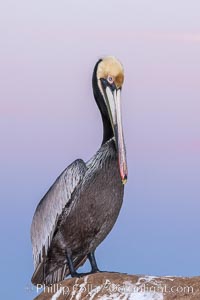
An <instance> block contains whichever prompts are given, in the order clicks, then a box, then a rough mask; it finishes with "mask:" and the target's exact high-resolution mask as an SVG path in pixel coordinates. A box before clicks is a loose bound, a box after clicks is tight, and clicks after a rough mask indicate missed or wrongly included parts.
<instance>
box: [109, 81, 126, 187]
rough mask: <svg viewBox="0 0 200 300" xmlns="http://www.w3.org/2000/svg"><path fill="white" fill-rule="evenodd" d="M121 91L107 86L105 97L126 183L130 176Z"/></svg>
mask: <svg viewBox="0 0 200 300" xmlns="http://www.w3.org/2000/svg"><path fill="white" fill-rule="evenodd" d="M120 92H121V90H120V89H115V90H114V91H111V89H110V87H108V86H107V87H106V90H105V94H106V95H105V96H106V97H105V98H106V105H107V109H108V113H109V118H110V121H111V124H112V128H113V132H114V137H115V143H116V148H117V152H118V163H119V171H120V176H121V179H122V183H123V184H125V183H126V181H127V177H128V169H127V162H126V149H125V143H124V135H123V127H122V117H121V101H120Z"/></svg>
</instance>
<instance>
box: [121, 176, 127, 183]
mask: <svg viewBox="0 0 200 300" xmlns="http://www.w3.org/2000/svg"><path fill="white" fill-rule="evenodd" d="M126 183H127V175H124V178H122V184H123V185H125V184H126Z"/></svg>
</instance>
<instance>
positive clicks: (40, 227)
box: [31, 159, 87, 277]
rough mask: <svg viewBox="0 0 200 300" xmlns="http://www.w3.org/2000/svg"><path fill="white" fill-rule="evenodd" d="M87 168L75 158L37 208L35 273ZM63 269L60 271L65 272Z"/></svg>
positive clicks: (32, 234)
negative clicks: (59, 220) (58, 221)
mask: <svg viewBox="0 0 200 300" xmlns="http://www.w3.org/2000/svg"><path fill="white" fill-rule="evenodd" d="M86 169H87V168H86V165H85V163H84V162H83V161H82V160H81V159H78V160H75V161H74V162H73V163H72V164H71V165H70V166H68V167H67V168H66V169H65V170H64V172H63V173H62V174H61V175H60V176H59V177H58V178H57V180H56V181H55V183H54V184H53V185H52V187H51V188H50V189H49V191H48V192H47V193H46V195H45V196H44V197H43V199H42V200H41V201H40V203H39V204H38V206H37V208H36V211H35V214H34V217H33V221H32V225H31V240H32V247H33V259H34V266H35V273H37V272H36V270H37V269H38V267H39V266H40V264H41V262H42V261H43V257H45V256H46V255H47V252H48V249H49V247H50V244H51V241H52V237H53V234H54V231H55V228H56V224H57V220H58V217H59V216H60V214H61V213H62V211H63V209H64V207H65V206H66V204H67V203H68V202H69V200H70V198H71V194H72V193H73V191H74V190H75V189H76V186H77V185H78V183H79V182H80V181H81V180H82V179H83V177H84V174H85V171H86ZM62 271H63V270H60V271H59V272H61V273H63V272H62ZM60 276H61V275H60ZM60 276H59V277H60Z"/></svg>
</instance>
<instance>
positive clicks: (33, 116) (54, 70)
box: [0, 0, 200, 300]
mask: <svg viewBox="0 0 200 300" xmlns="http://www.w3.org/2000/svg"><path fill="white" fill-rule="evenodd" d="M199 11H200V2H199V0H198V1H197V0H196V1H194V0H193V1H190V2H189V1H183V0H180V1H177V0H173V1H172V0H169V1H165V2H163V1H160V0H154V1H147V0H146V1H144V0H138V1H128V0H125V1H117V0H115V1H114V0H110V1H107V2H106V3H103V2H102V1H93V2H92V1H88V0H87V1H80V0H79V1H59V2H55V1H46V0H44V1H38V0H36V1H32V2H29V1H28V2H27V1H23V0H19V1H12V0H11V1H10V0H8V1H4V2H3V3H2V4H1V9H0V23H1V26H0V101H1V108H0V137H1V142H0V145H1V156H0V160H1V162H0V165H1V172H0V178H1V191H0V194H1V213H2V216H1V237H2V240H1V253H2V254H1V256H0V259H1V261H0V265H1V268H2V271H3V272H2V274H3V279H6V281H7V283H5V285H4V288H5V293H6V294H8V289H9V290H10V286H9V284H10V279H12V278H13V281H14V282H13V290H12V291H10V292H9V295H10V298H13V297H15V298H16V295H20V296H19V297H20V299H22V300H23V299H26V300H27V299H32V298H33V295H34V294H35V293H34V292H27V291H24V288H25V286H26V284H29V282H30V277H31V275H32V271H33V262H32V250H31V244H30V237H29V230H30V224H31V220H32V215H33V213H34V210H35V207H36V205H37V203H38V202H39V200H40V199H41V197H42V196H43V195H44V193H45V192H46V191H47V189H48V188H49V187H50V185H51V184H52V183H53V182H54V180H55V179H56V177H57V176H58V175H59V174H60V172H61V171H62V170H63V169H64V168H65V167H66V166H67V165H68V164H70V163H71V162H72V161H73V160H74V159H76V158H79V157H80V158H83V159H84V160H88V159H89V158H90V157H91V156H92V155H93V154H94V153H95V151H96V150H97V149H98V147H99V145H100V143H101V139H102V124H101V119H100V115H99V112H98V109H97V107H96V104H95V102H94V100H93V95H92V88H91V76H92V71H93V67H94V64H95V63H96V61H97V60H98V58H100V57H102V56H104V55H115V56H116V57H118V58H119V59H120V60H121V61H122V63H123V65H124V68H125V83H124V87H123V92H122V108H123V123H124V133H125V140H126V146H127V155H128V167H129V180H128V183H127V186H126V192H125V197H124V205H123V208H122V211H121V214H120V217H119V219H118V222H117V224H116V226H115V228H114V229H113V231H112V233H111V234H110V235H109V237H108V238H107V239H106V240H105V241H104V242H103V243H102V244H101V246H100V247H99V249H98V251H97V260H98V262H99V266H100V268H101V269H103V270H105V269H107V270H115V271H116V270H119V271H121V272H128V273H132V274H134V273H141V274H142V273H145V274H151V275H159V274H161V275H185V276H192V275H199V247H200V238H199V231H200V221H199V211H200V189H199V178H200V117H199V116H200V84H199V80H200V18H199ZM122 254H123V256H124V259H122ZM3 293H4V292H3V291H2V292H1V295H2V294H3ZM14 295H15V296H14ZM19 297H18V298H19Z"/></svg>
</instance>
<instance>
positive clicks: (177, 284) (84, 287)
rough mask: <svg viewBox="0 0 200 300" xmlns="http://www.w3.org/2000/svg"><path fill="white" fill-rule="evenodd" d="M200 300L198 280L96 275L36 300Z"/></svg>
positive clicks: (49, 291) (60, 285)
mask: <svg viewBox="0 0 200 300" xmlns="http://www.w3.org/2000/svg"><path fill="white" fill-rule="evenodd" d="M96 299H99V300H100V299H101V300H111V299H113V300H115V299H116V300H200V277H188V278H187V277H167V276H166V277H155V276H138V275H127V274H121V273H107V272H102V273H96V274H92V275H86V276H84V277H82V278H69V279H66V280H64V281H62V282H60V283H58V284H55V285H53V286H51V287H44V291H43V292H42V293H41V294H40V295H39V296H37V297H36V298H35V300H96Z"/></svg>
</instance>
